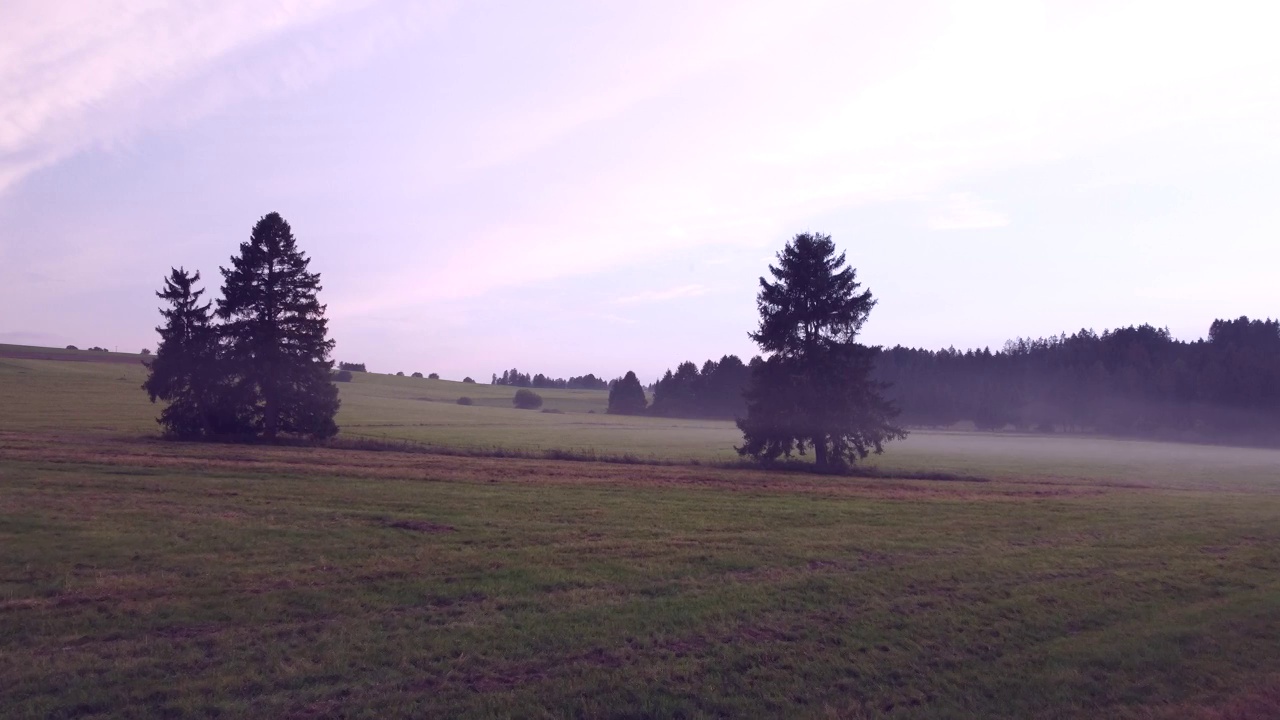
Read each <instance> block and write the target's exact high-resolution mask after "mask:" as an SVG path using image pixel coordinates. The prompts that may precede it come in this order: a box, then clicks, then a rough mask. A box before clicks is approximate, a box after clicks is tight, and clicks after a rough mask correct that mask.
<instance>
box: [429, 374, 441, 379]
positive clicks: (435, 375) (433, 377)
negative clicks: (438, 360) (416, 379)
mask: <svg viewBox="0 0 1280 720" xmlns="http://www.w3.org/2000/svg"><path fill="white" fill-rule="evenodd" d="M427 379H428V380H439V379H440V373H431V374H430V375H428V376H427Z"/></svg>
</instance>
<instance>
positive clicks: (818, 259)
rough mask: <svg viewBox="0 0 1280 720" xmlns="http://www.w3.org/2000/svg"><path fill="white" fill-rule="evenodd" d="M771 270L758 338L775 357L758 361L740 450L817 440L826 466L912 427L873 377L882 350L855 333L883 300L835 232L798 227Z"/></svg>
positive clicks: (786, 450) (776, 450)
mask: <svg viewBox="0 0 1280 720" xmlns="http://www.w3.org/2000/svg"><path fill="white" fill-rule="evenodd" d="M769 272H770V274H771V275H772V276H773V278H774V281H773V282H770V281H768V280H766V279H765V278H760V293H759V295H758V296H757V297H756V301H757V306H758V308H759V311H760V327H759V329H758V330H757V332H754V333H751V338H752V339H753V340H755V341H756V342H757V343H758V344H759V345H760V347H761V349H763V350H764V351H765V352H766V353H769V354H770V357H769V358H768V359H767V360H765V361H763V362H762V363H759V364H755V363H753V365H755V367H754V370H753V373H752V379H751V387H750V389H749V390H748V391H747V394H746V400H747V416H746V417H745V418H742V419H740V420H739V421H738V428H739V429H740V430H742V433H743V444H742V446H741V447H739V448H738V452H739V453H740V454H742V455H750V456H751V457H754V458H756V459H757V460H761V461H772V460H776V459H777V458H779V457H790V456H791V453H792V452H793V451H798V452H800V453H801V454H804V453H805V452H806V450H808V449H812V450H813V451H814V460H815V465H817V467H818V468H819V469H820V470H826V469H838V468H842V467H844V466H846V465H847V464H849V463H853V462H855V461H857V460H859V459H862V458H865V457H866V456H867V455H868V454H869V453H871V452H877V453H879V452H882V450H883V444H884V443H885V442H886V441H888V440H892V439H895V438H902V437H905V436H906V433H905V432H903V431H902V430H901V429H899V428H897V427H895V426H894V425H892V424H891V423H890V421H891V420H892V419H893V417H894V415H896V414H897V411H896V409H895V408H894V407H893V406H892V404H890V403H889V402H888V401H886V400H884V398H883V397H882V396H881V392H882V391H883V389H884V386H883V384H882V383H877V382H874V381H872V380H871V378H870V374H871V369H872V360H873V358H874V353H875V351H874V350H872V349H870V348H867V347H865V346H862V345H859V344H857V343H855V342H854V338H855V337H856V336H857V334H858V330H859V329H861V327H862V324H863V323H864V322H866V319H867V316H868V315H869V314H870V312H871V309H872V308H873V307H875V300H873V299H872V297H871V291H870V290H864V291H862V292H859V288H860V287H861V286H860V284H859V283H858V282H857V275H856V271H855V270H854V269H853V268H852V267H848V266H847V265H846V264H845V256H844V253H840V254H839V255H837V254H836V249H835V244H834V243H833V242H832V241H831V237H830V236H828V235H821V234H809V233H803V234H800V235H796V236H795V238H793V239H792V241H791V242H789V243H787V245H786V247H784V248H783V249H782V251H781V252H779V253H778V265H777V266H773V265H770V266H769ZM689 365H690V366H691V365H692V364H691V363H690V364H689ZM682 369H683V368H682ZM677 375H679V371H677Z"/></svg>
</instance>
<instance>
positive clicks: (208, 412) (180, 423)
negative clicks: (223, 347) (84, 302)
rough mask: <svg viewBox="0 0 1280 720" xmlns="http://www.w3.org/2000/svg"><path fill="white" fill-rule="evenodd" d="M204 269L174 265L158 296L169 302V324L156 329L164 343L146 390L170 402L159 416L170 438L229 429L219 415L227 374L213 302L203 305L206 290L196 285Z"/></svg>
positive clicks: (166, 311)
mask: <svg viewBox="0 0 1280 720" xmlns="http://www.w3.org/2000/svg"><path fill="white" fill-rule="evenodd" d="M199 281H200V273H198V272H197V273H195V274H190V273H188V272H187V271H186V269H184V268H171V269H170V273H169V277H167V278H165V280H164V289H163V290H161V291H160V292H157V293H156V297H158V298H160V299H162V300H164V301H166V302H168V303H169V308H168V309H165V308H161V310H160V314H161V315H163V316H164V319H165V324H164V325H161V326H160V327H157V328H156V332H158V333H160V345H159V347H158V348H157V349H156V354H155V357H154V358H152V359H151V360H150V362H149V364H148V373H147V381H146V382H145V383H143V385H142V389H143V390H146V391H147V394H148V395H149V396H150V397H151V402H155V401H156V400H164V401H165V402H167V403H168V405H167V406H166V407H165V408H164V410H162V411H161V413H160V417H159V419H158V420H157V421H156V422H158V423H160V425H161V426H163V427H164V432H165V435H168V436H169V437H176V438H183V439H192V438H199V437H207V436H210V435H213V434H215V433H216V432H218V431H219V430H223V429H225V428H223V427H222V426H223V425H225V422H219V421H218V419H217V418H216V417H215V414H216V413H217V410H218V408H219V407H220V405H221V393H222V390H223V387H222V386H223V385H224V382H223V377H222V374H221V368H220V367H219V365H218V362H217V360H218V358H217V351H218V338H217V332H216V330H215V328H214V327H213V326H212V325H211V324H210V312H209V306H210V303H204V304H203V305H202V304H200V296H201V295H203V294H204V290H196V289H195V284H196V283H197V282H199Z"/></svg>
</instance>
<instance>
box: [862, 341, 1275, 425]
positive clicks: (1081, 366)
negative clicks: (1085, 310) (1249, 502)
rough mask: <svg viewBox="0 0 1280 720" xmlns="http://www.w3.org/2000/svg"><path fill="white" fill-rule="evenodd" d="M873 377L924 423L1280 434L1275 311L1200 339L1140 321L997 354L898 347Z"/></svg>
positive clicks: (907, 414) (1011, 346)
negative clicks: (1270, 316) (1178, 335)
mask: <svg viewBox="0 0 1280 720" xmlns="http://www.w3.org/2000/svg"><path fill="white" fill-rule="evenodd" d="M875 376H876V377H877V379H880V380H885V381H889V382H892V383H893V387H892V390H891V391H890V392H889V395H890V397H891V399H893V400H894V402H895V404H897V405H899V406H900V407H901V408H902V409H903V414H902V417H903V419H904V420H905V421H907V422H910V423H914V424H918V425H931V426H945V425H950V424H952V423H955V422H960V421H965V420H968V421H972V422H973V423H974V425H975V426H976V427H978V428H979V429H1000V428H1004V427H1008V426H1013V427H1015V428H1019V429H1030V428H1036V429H1038V430H1039V431H1041V432H1045V431H1046V430H1047V431H1052V430H1056V429H1061V430H1062V431H1064V432H1089V433H1103V434H1108V435H1119V436H1154V437H1164V438H1172V439H1180V440H1230V441H1232V442H1245V443H1255V444H1276V443H1278V442H1280V322H1278V321H1275V320H1251V319H1249V318H1246V317H1242V318H1238V319H1236V320H1216V321H1214V322H1213V324H1212V325H1211V326H1210V327H1209V338H1208V340H1199V341H1195V342H1182V341H1179V340H1176V339H1174V338H1173V337H1172V336H1171V335H1170V334H1169V331H1168V330H1165V329H1160V328H1155V327H1152V326H1150V325H1140V326H1137V327H1127V328H1119V329H1116V330H1109V331H1106V332H1103V333H1101V334H1098V333H1095V332H1093V331H1091V330H1081V331H1080V332H1078V333H1076V334H1074V335H1070V336H1068V335H1066V334H1063V335H1060V336H1058V337H1050V338H1046V339H1038V340H1024V339H1021V338H1020V339H1018V340H1016V341H1010V342H1008V343H1005V346H1004V348H1003V349H1002V350H1001V351H999V352H995V353H993V352H991V351H990V350H986V349H983V350H969V351H967V352H963V353H962V352H959V351H957V350H955V349H954V348H951V349H947V350H941V351H937V352H932V351H928V350H916V349H909V348H903V347H895V348H893V349H891V350H885V351H883V352H881V353H880V356H879V357H878V358H877V361H876V372H875Z"/></svg>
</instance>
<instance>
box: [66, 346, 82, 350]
mask: <svg viewBox="0 0 1280 720" xmlns="http://www.w3.org/2000/svg"><path fill="white" fill-rule="evenodd" d="M67 349H68V350H79V349H80V348H78V347H76V346H75V345H68V346H67Z"/></svg>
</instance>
